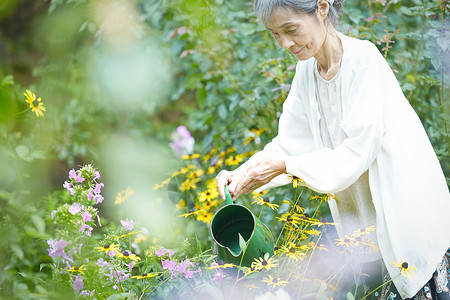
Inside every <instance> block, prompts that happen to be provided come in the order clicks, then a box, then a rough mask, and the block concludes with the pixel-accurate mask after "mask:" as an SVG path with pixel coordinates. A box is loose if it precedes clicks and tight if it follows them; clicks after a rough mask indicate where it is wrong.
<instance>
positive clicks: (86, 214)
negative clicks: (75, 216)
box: [81, 210, 92, 222]
mask: <svg viewBox="0 0 450 300" xmlns="http://www.w3.org/2000/svg"><path fill="white" fill-rule="evenodd" d="M81 216H82V217H83V222H87V221H92V215H91V213H90V212H88V211H87V210H86V211H85V212H84V213H83V214H82V215H81Z"/></svg>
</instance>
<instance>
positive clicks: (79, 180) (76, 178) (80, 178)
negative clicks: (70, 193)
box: [74, 175, 84, 183]
mask: <svg viewBox="0 0 450 300" xmlns="http://www.w3.org/2000/svg"><path fill="white" fill-rule="evenodd" d="M74 179H75V181H76V182H77V183H82V182H83V181H84V178H83V177H82V176H81V175H79V176H77V177H75V178H74Z"/></svg>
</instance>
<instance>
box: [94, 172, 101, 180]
mask: <svg viewBox="0 0 450 300" xmlns="http://www.w3.org/2000/svg"><path fill="white" fill-rule="evenodd" d="M94 177H95V179H100V172H99V171H95V172H94Z"/></svg>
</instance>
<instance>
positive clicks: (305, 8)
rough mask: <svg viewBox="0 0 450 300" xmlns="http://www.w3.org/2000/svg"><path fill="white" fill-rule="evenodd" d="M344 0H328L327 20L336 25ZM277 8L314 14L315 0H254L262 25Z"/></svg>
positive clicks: (315, 9)
mask: <svg viewBox="0 0 450 300" xmlns="http://www.w3.org/2000/svg"><path fill="white" fill-rule="evenodd" d="M343 2H344V0H334V1H329V4H330V9H329V11H328V21H329V22H330V23H331V24H333V25H334V26H336V24H337V23H338V20H339V14H340V12H341V8H342V4H343ZM277 8H291V9H293V10H295V11H297V12H299V13H307V14H314V13H315V12H316V11H317V0H255V5H254V10H255V13H256V17H257V19H258V21H259V22H260V23H262V24H264V25H267V24H269V23H270V18H271V16H272V12H273V11H274V10H275V9H277Z"/></svg>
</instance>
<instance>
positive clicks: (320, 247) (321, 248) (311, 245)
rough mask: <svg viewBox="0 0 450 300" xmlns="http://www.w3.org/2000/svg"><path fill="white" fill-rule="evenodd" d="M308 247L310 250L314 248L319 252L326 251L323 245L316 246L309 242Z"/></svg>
mask: <svg viewBox="0 0 450 300" xmlns="http://www.w3.org/2000/svg"><path fill="white" fill-rule="evenodd" d="M309 246H310V247H311V248H316V249H319V250H324V251H328V249H327V247H325V245H324V244H320V245H318V244H316V243H314V242H312V241H311V242H309Z"/></svg>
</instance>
